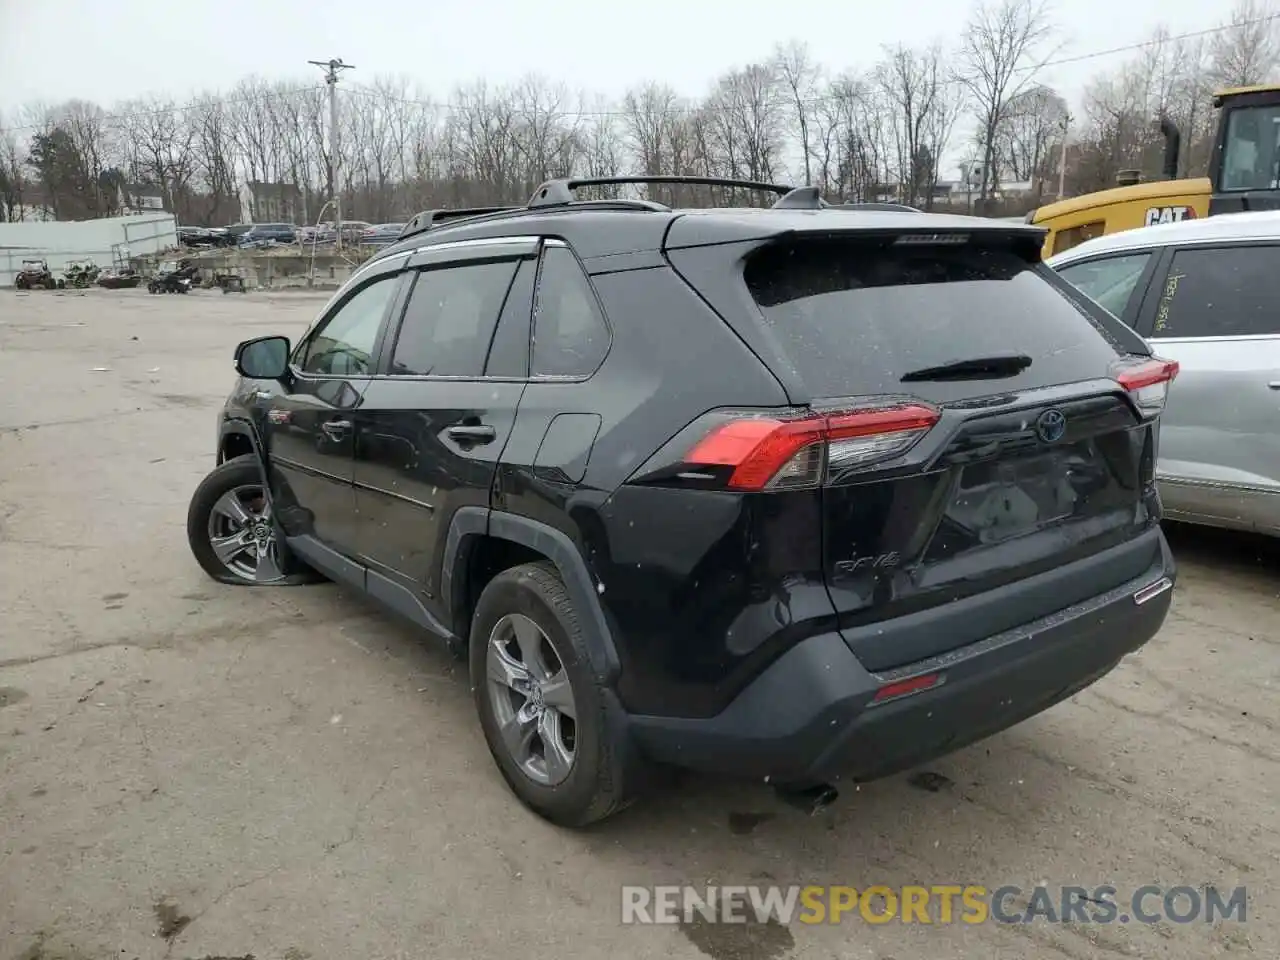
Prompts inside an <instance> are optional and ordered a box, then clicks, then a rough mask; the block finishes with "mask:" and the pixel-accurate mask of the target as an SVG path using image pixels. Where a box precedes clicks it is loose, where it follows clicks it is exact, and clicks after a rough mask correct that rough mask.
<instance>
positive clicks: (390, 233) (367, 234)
mask: <svg viewBox="0 0 1280 960" xmlns="http://www.w3.org/2000/svg"><path fill="white" fill-rule="evenodd" d="M403 230H404V224H403V223H379V224H377V225H376V226H373V227H370V228H369V229H368V230H365V231H364V232H363V233H361V234H360V245H361V246H362V247H385V246H386V245H387V244H388V243H395V242H396V241H397V240H399V239H400V234H401V232H402V231H403Z"/></svg>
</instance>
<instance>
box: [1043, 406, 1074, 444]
mask: <svg viewBox="0 0 1280 960" xmlns="http://www.w3.org/2000/svg"><path fill="white" fill-rule="evenodd" d="M1066 432H1067V418H1066V416H1065V415H1064V414H1063V412H1062V411H1061V410H1046V411H1045V412H1044V413H1042V414H1040V417H1039V418H1038V419H1037V420H1036V436H1038V437H1039V438H1040V439H1041V440H1043V441H1044V442H1045V443H1057V442H1058V441H1059V440H1061V439H1062V435H1063V434H1064V433H1066Z"/></svg>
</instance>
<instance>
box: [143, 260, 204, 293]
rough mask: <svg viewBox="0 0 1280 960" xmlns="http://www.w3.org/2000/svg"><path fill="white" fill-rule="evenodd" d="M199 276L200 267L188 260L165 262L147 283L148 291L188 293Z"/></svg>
mask: <svg viewBox="0 0 1280 960" xmlns="http://www.w3.org/2000/svg"><path fill="white" fill-rule="evenodd" d="M199 276H200V268H199V267H197V266H196V265H195V264H194V263H192V262H191V261H190V260H179V261H178V262H177V263H172V262H169V263H165V264H163V265H161V267H160V271H159V272H158V273H157V274H156V275H155V276H154V277H152V278H151V281H150V282H149V283H148V284H147V292H148V293H190V292H191V288H192V287H193V286H195V284H196V281H197V279H198V278H199Z"/></svg>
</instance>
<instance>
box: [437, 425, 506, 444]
mask: <svg viewBox="0 0 1280 960" xmlns="http://www.w3.org/2000/svg"><path fill="white" fill-rule="evenodd" d="M445 433H447V434H448V435H449V439H450V440H457V441H458V442H459V443H492V442H493V441H494V440H496V439H497V438H498V431H497V430H495V429H493V427H491V426H489V425H488V424H487V423H474V424H471V423H467V424H461V425H459V426H456V427H450V428H449V429H448V430H446V431H445Z"/></svg>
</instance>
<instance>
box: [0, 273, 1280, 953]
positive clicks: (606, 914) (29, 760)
mask: <svg viewBox="0 0 1280 960" xmlns="http://www.w3.org/2000/svg"><path fill="white" fill-rule="evenodd" d="M321 302H322V301H321V300H320V299H319V298H317V297H315V296H310V295H302V294H295V295H284V294H280V295H275V296H271V295H261V296H259V295H248V296H234V295H231V296H220V295H218V294H216V293H215V294H207V293H203V292H202V293H196V294H193V295H191V296H189V297H149V296H147V295H146V294H145V293H138V292H136V291H135V292H116V293H109V292H104V291H91V292H88V293H87V294H77V293H67V294H52V293H48V294H41V293H34V294H30V295H17V294H13V293H10V292H5V293H0V610H3V611H4V613H3V616H2V617H0V960H9V958H17V957H22V958H24V960H52V958H55V957H61V958H72V960H100V958H101V960H105V958H147V960H155V958H162V957H164V958H168V957H173V958H178V957H192V958H197V957H221V958H243V957H245V956H247V955H249V954H252V955H253V957H255V958H257V960H302V958H307V957H314V958H323V960H329V958H334V960H339V958H341V960H347V958H354V957H360V958H400V957H403V958H423V957H434V956H474V957H498V956H511V955H515V954H516V953H517V952H518V953H520V954H524V955H537V956H552V955H555V956H558V957H563V958H577V957H582V958H589V960H599V958H601V957H607V956H611V957H619V958H649V957H653V958H663V960H682V958H695V957H702V956H710V957H712V958H714V960H782V958H790V957H804V958H808V957H815V958H855V957H856V958H877V960H892V958H898V960H905V958H909V957H929V958H931V960H946V958H957V957H974V958H984V960H986V958H993V957H1008V958H1024V957H1036V958H1040V957H1045V958H1057V957H1067V958H1081V960H1083V958H1090V957H1101V956H1126V957H1129V956H1131V957H1153V958H1154V957H1159V958H1161V960H1180V958H1187V960H1191V958H1194V960H1203V958H1206V957H1212V956H1217V955H1226V954H1228V953H1230V954H1231V955H1232V956H1251V955H1256V956H1259V957H1266V958H1269V960H1271V958H1276V957H1277V956H1280V923H1278V922H1277V918H1276V906H1277V896H1276V889H1277V882H1278V881H1280V831H1277V822H1278V821H1280V812H1278V810H1277V804H1276V797H1277V795H1278V794H1280V776H1278V775H1277V772H1278V770H1280V767H1278V766H1277V759H1278V758H1280V742H1278V741H1277V737H1276V728H1277V723H1280V705H1278V702H1277V698H1276V695H1275V694H1276V691H1277V683H1278V681H1280V651H1278V650H1277V642H1278V640H1280V565H1278V564H1277V560H1278V559H1280V549H1278V548H1277V547H1276V545H1275V544H1273V543H1271V542H1269V541H1263V540H1260V539H1255V538H1247V537H1238V536H1226V535H1219V534H1214V533H1207V532H1197V531H1187V530H1176V529H1175V530H1172V531H1171V532H1170V533H1171V537H1172V538H1173V540H1174V546H1175V550H1176V552H1177V554H1178V557H1179V560H1180V562H1181V564H1182V577H1181V581H1180V583H1179V586H1178V589H1177V593H1176V598H1175V602H1174V612H1173V613H1172V615H1171V616H1170V618H1169V620H1168V622H1167V624H1166V626H1165V628H1164V630H1163V631H1162V632H1161V633H1160V635H1159V636H1158V637H1157V638H1156V639H1155V640H1154V641H1153V642H1152V643H1151V644H1149V645H1148V646H1147V647H1146V648H1145V649H1144V650H1143V651H1142V652H1141V653H1140V654H1139V655H1137V656H1134V657H1131V658H1130V659H1128V660H1127V661H1126V662H1125V663H1124V664H1123V665H1122V666H1121V667H1120V668H1119V669H1117V670H1116V671H1115V672H1113V673H1112V674H1111V675H1110V676H1108V677H1107V678H1105V679H1104V680H1103V681H1101V682H1100V683H1098V684H1097V685H1096V686H1095V687H1093V688H1091V689H1090V690H1087V691H1085V692H1084V693H1082V694H1080V695H1079V696H1077V697H1075V698H1074V699H1073V700H1071V701H1069V702H1067V703H1064V704H1062V705H1060V706H1058V707H1056V708H1054V709H1053V710H1051V711H1049V712H1048V713H1046V714H1044V715H1042V716H1040V717H1037V718H1035V719H1033V720H1031V721H1028V722H1027V723H1024V724H1022V725H1021V726H1019V727H1017V728H1016V729H1014V730H1012V731H1009V732H1006V733H1004V734H1001V735H999V736H997V737H994V738H992V739H990V740H988V741H986V742H984V743H982V744H979V745H977V746H975V747H972V748H970V749H968V750H965V751H963V752H961V753H959V754H956V755H954V756H951V757H948V758H946V759H944V760H942V761H939V762H938V763H936V764H934V765H932V766H931V767H930V768H929V770H928V771H927V774H928V775H920V774H919V773H917V774H916V775H907V776H902V777H898V778H894V779H891V780H887V781H884V782H880V783H876V784H871V785H868V786H865V787H863V788H862V789H861V790H859V791H857V792H852V791H846V792H845V794H844V795H843V796H842V797H841V799H840V801H839V802H838V803H837V804H836V805H835V806H834V807H833V808H831V809H829V810H828V811H826V812H824V813H823V814H821V815H820V816H817V817H812V818H810V817H804V816H802V815H800V814H798V813H796V812H795V811H792V810H790V809H789V808H786V807H783V806H781V805H780V804H779V803H778V801H777V800H776V799H775V797H774V796H773V795H772V793H771V792H770V791H769V789H768V788H767V787H766V786H765V785H763V784H758V785H755V784H747V785H743V784H731V783H725V782H722V781H717V780H710V779H704V778H698V777H686V778H683V779H682V780H681V782H679V783H677V784H675V785H674V786H673V787H672V788H671V789H670V790H669V791H667V792H665V793H663V794H661V795H659V796H657V797H654V798H652V799H649V800H647V801H646V802H644V803H643V804H640V805H638V806H636V807H634V808H632V809H631V810H629V811H627V812H626V813H624V814H622V815H621V816H618V817H617V818H615V819H613V820H610V821H608V822H606V823H605V824H602V825H600V826H599V827H597V828H595V829H593V830H590V831H587V832H583V833H576V834H575V833H565V832H562V831H559V830H557V829H555V828H553V827H551V826H548V825H547V824H545V823H543V822H541V821H539V820H537V819H535V818H534V817H532V816H531V815H530V814H528V813H526V812H525V811H524V810H523V809H522V808H521V807H519V806H518V805H517V804H516V803H515V801H514V800H513V799H512V798H511V796H510V795H509V794H508V793H507V791H506V789H505V787H504V786H503V784H502V782H501V780H500V778H499V777H498V775H497V773H496V770H495V769H494V767H493V766H492V763H491V761H490V758H489V756H488V754H487V752H486V750H485V746H484V743H483V740H482V738H481V736H480V733H479V730H478V727H477V724H476V723H475V720H474V716H473V711H472V707H471V703H470V699H469V695H468V690H467V683H466V680H465V677H464V676H463V672H462V670H460V669H459V667H458V666H457V665H455V664H454V663H453V662H452V661H451V660H450V659H449V658H448V657H447V655H446V654H445V653H444V652H443V651H442V650H440V649H438V648H436V647H435V646H434V645H432V644H431V642H430V641H425V642H424V641H423V639H422V638H421V637H420V636H419V635H418V634H417V633H415V631H414V630H413V629H412V628H410V627H407V626H405V625H403V624H402V623H400V622H398V621H396V620H394V619H392V618H391V617H389V616H387V615H384V614H382V613H381V612H379V611H377V610H375V609H373V608H371V607H370V606H369V605H368V604H367V603H365V602H364V601H362V600H361V599H360V598H358V597H354V596H351V595H348V594H345V593H344V592H343V591H341V590H340V589H338V588H337V587H335V586H332V585H321V586H312V587H295V588H277V589H266V590H247V589H243V588H234V587H224V586H219V585H217V584H214V583H212V582H211V581H209V580H208V579H206V578H205V577H204V575H203V574H202V573H201V571H200V570H199V568H198V567H197V566H196V564H195V562H194V561H193V560H192V559H191V557H190V554H189V553H188V550H187V545H186V541H185V535H184V530H183V526H184V518H185V511H186V505H187V499H188V497H189V495H190V493H191V491H192V489H193V488H194V487H195V485H196V483H197V482H198V481H199V479H200V478H201V476H202V475H203V474H204V473H205V472H206V471H207V470H208V469H209V468H210V467H212V465H213V449H212V448H213V441H214V415H215V411H216V410H217V409H218V406H219V404H220V403H221V400H222V398H223V397H224V396H225V394H226V393H227V391H228V390H229V388H230V386H231V382H232V378H233V373H232V370H231V351H232V348H233V346H234V345H235V344H236V343H237V342H238V341H240V340H243V339H246V338H248V337H252V336H256V335H260V334H263V333H267V332H284V333H289V334H293V335H296V334H298V333H300V332H301V330H302V329H303V327H304V326H305V324H306V323H307V322H308V321H309V319H310V317H311V316H312V315H313V314H314V313H315V312H316V310H317V309H318V307H319V306H320V304H321ZM772 882H779V883H841V884H851V885H854V886H857V887H859V888H863V887H866V886H868V885H871V884H886V885H888V886H890V887H897V886H902V885H908V884H923V885H932V884H943V883H974V884H981V885H984V886H986V887H988V888H990V889H994V888H996V887H999V886H1001V885H1004V884H1014V885H1018V886H1021V887H1024V888H1030V887H1031V886H1033V885H1034V884H1036V883H1039V882H1044V883H1048V884H1072V883H1079V884H1082V885H1084V886H1087V887H1094V886H1097V885H1100V884H1108V883H1109V884H1112V885H1114V886H1115V887H1117V888H1119V889H1120V890H1121V891H1129V890H1133V889H1135V888H1137V887H1139V886H1141V885H1143V884H1148V883H1158V884H1163V885H1168V886H1172V885H1179V884H1186V885H1191V886H1197V885H1201V884H1214V885H1217V886H1219V887H1235V886H1237V885H1246V886H1247V887H1248V890H1249V912H1248V921H1247V922H1246V923H1243V924H1240V923H1232V922H1227V923H1221V922H1219V923H1215V924H1207V923H1203V922H1200V923H1192V924H1185V925H1177V924H1169V923H1161V924H1156V925H1146V924H1136V923H1131V924H1127V925H1120V924H1113V925H1097V924H1094V925H1081V924H1071V925H1061V924H1059V925H1054V924H1050V923H1044V922H1038V923H1032V924H1025V925H1006V924H997V923H992V922H988V923H985V924H980V925H965V924H954V925H946V926H944V925H936V924H935V925H932V926H926V925H920V924H912V925H904V924H902V923H900V922H896V921H895V922H892V923H888V924H884V925H870V924H867V923H864V922H862V921H860V920H857V919H847V920H846V921H845V922H844V923H843V924H841V925H839V926H832V925H821V926H809V925H803V924H799V923H794V924H791V925H790V926H781V925H778V924H750V925H746V926H731V925H719V926H709V925H706V924H698V923H693V924H687V925H686V924H678V925H669V926H659V927H652V926H650V927H638V926H624V925H623V924H622V923H621V922H620V916H621V907H620V904H621V894H620V888H621V887H622V885H624V884H665V883H692V884H697V885H705V884H707V883H722V884H733V883H772Z"/></svg>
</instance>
